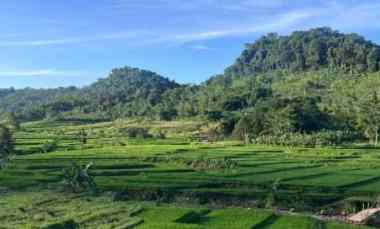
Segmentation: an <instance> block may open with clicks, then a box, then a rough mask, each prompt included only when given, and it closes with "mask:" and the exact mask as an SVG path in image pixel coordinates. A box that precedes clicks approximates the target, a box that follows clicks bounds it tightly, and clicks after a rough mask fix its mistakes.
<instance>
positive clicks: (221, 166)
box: [186, 157, 237, 170]
mask: <svg viewBox="0 0 380 229" xmlns="http://www.w3.org/2000/svg"><path fill="white" fill-rule="evenodd" d="M186 163H187V165H189V166H190V167H191V168H193V169H196V170H206V169H217V170H231V169H235V168H236V167H237V162H236V161H234V160H231V159H229V158H223V159H210V158H208V159H206V158H203V157H200V158H198V159H195V160H189V161H187V162H186Z"/></svg>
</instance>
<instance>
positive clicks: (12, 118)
mask: <svg viewBox="0 0 380 229" xmlns="http://www.w3.org/2000/svg"><path fill="white" fill-rule="evenodd" d="M2 123H3V124H4V125H5V126H7V127H8V128H11V129H15V130H18V129H20V121H19V120H18V118H17V117H16V115H15V114H14V113H13V112H7V113H5V114H4V115H3V122H2Z"/></svg>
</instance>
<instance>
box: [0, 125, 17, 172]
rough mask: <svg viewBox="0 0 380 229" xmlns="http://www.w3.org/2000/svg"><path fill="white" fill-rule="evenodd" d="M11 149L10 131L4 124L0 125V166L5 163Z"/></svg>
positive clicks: (11, 151)
mask: <svg viewBox="0 0 380 229" xmlns="http://www.w3.org/2000/svg"><path fill="white" fill-rule="evenodd" d="M13 151H14V148H13V138H12V133H11V131H10V130H9V129H8V128H7V127H5V126H0V167H3V166H4V165H5V163H6V162H7V161H8V160H9V157H10V155H11V154H12V153H13Z"/></svg>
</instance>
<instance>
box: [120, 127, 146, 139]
mask: <svg viewBox="0 0 380 229" xmlns="http://www.w3.org/2000/svg"><path fill="white" fill-rule="evenodd" d="M119 131H120V132H121V133H122V134H126V135H127V136H128V137H129V138H142V139H144V138H151V137H152V135H151V134H150V133H149V130H148V129H146V128H142V127H128V128H124V129H120V130H119Z"/></svg>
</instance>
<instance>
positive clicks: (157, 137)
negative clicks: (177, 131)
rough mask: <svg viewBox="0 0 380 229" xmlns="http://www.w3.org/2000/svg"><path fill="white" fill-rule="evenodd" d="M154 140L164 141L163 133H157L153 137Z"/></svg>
mask: <svg viewBox="0 0 380 229" xmlns="http://www.w3.org/2000/svg"><path fill="white" fill-rule="evenodd" d="M154 138H156V139H166V135H165V133H164V132H162V131H159V132H158V133H157V134H155V135H154Z"/></svg>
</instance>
